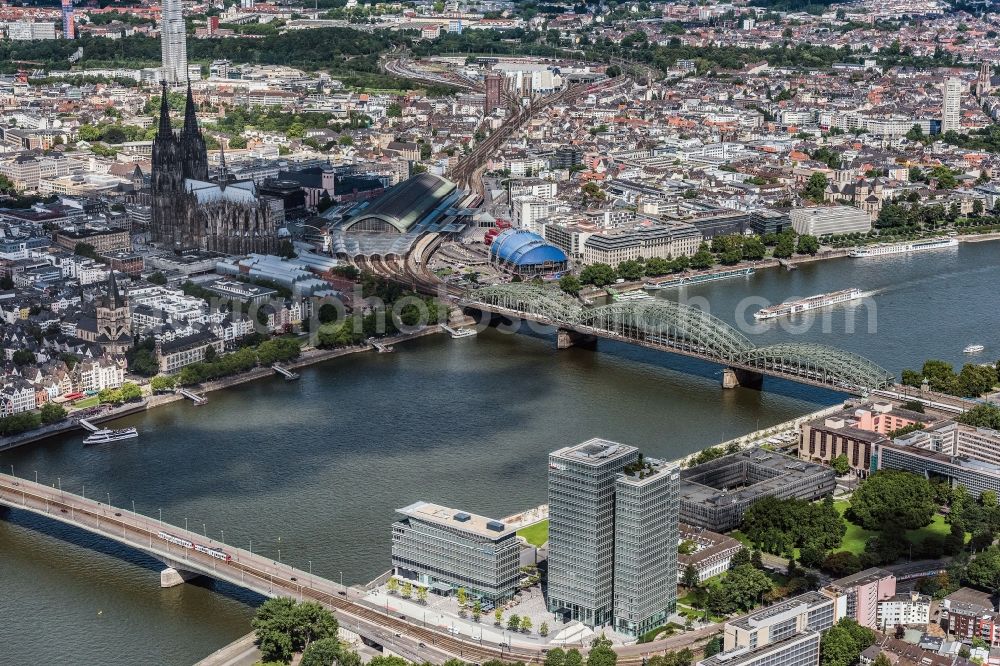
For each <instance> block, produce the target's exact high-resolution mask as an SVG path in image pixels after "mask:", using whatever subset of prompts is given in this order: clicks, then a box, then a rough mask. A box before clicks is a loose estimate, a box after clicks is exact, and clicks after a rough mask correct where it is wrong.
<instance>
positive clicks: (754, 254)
mask: <svg viewBox="0 0 1000 666" xmlns="http://www.w3.org/2000/svg"><path fill="white" fill-rule="evenodd" d="M766 254H767V248H766V247H765V246H764V242H763V241H761V239H760V236H750V237H749V238H747V239H745V240H744V241H743V258H744V259H748V260H750V261H759V260H761V259H763V258H764V255H766Z"/></svg>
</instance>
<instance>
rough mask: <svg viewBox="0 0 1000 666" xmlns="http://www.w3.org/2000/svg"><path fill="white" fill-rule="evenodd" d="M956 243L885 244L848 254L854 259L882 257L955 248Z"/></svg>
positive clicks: (936, 240)
mask: <svg viewBox="0 0 1000 666" xmlns="http://www.w3.org/2000/svg"><path fill="white" fill-rule="evenodd" d="M957 245H958V241H957V240H956V239H954V238H931V239H929V240H919V241H907V242H905V243H887V244H884V245H867V246H865V247H856V248H854V249H853V250H851V252H850V256H852V257H854V258H855V259H859V258H862V257H883V256H886V255H889V254H908V253H910V252H923V251H924V250H940V249H941V248H945V247H956V246H957Z"/></svg>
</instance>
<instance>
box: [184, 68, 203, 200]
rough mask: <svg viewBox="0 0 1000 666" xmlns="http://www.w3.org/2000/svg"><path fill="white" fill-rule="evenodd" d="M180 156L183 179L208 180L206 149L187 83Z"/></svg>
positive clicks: (189, 83)
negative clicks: (181, 158)
mask: <svg viewBox="0 0 1000 666" xmlns="http://www.w3.org/2000/svg"><path fill="white" fill-rule="evenodd" d="M180 143H181V154H182V155H183V160H184V177H185V178H191V179H193V180H203V181H205V180H208V147H207V146H206V145H205V137H203V136H202V135H201V130H200V129H199V128H198V116H197V107H196V106H195V103H194V95H193V94H192V93H191V81H188V88H187V100H186V102H185V104H184V127H183V129H181V137H180Z"/></svg>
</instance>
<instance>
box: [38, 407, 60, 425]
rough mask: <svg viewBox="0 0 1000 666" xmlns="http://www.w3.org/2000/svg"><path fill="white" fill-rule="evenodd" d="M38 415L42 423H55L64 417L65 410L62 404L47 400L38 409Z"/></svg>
mask: <svg viewBox="0 0 1000 666" xmlns="http://www.w3.org/2000/svg"><path fill="white" fill-rule="evenodd" d="M39 416H40V417H41V419H42V423H45V424H48V423H56V422H58V421H62V420H63V419H64V418H66V410H65V409H64V408H63V406H62V405H57V404H56V403H54V402H47V403H45V404H44V405H42V408H41V410H39Z"/></svg>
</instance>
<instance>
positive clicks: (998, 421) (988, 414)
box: [955, 403, 1000, 430]
mask: <svg viewBox="0 0 1000 666" xmlns="http://www.w3.org/2000/svg"><path fill="white" fill-rule="evenodd" d="M955 420H956V421H958V422H960V423H964V424H966V425H970V426H975V427H977V428H990V429H991V430H1000V407H997V406H996V405H991V404H986V403H984V404H981V405H976V406H975V407H973V408H972V409H969V410H967V411H966V412H965V413H964V414H959V415H958V416H956V417H955Z"/></svg>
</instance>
